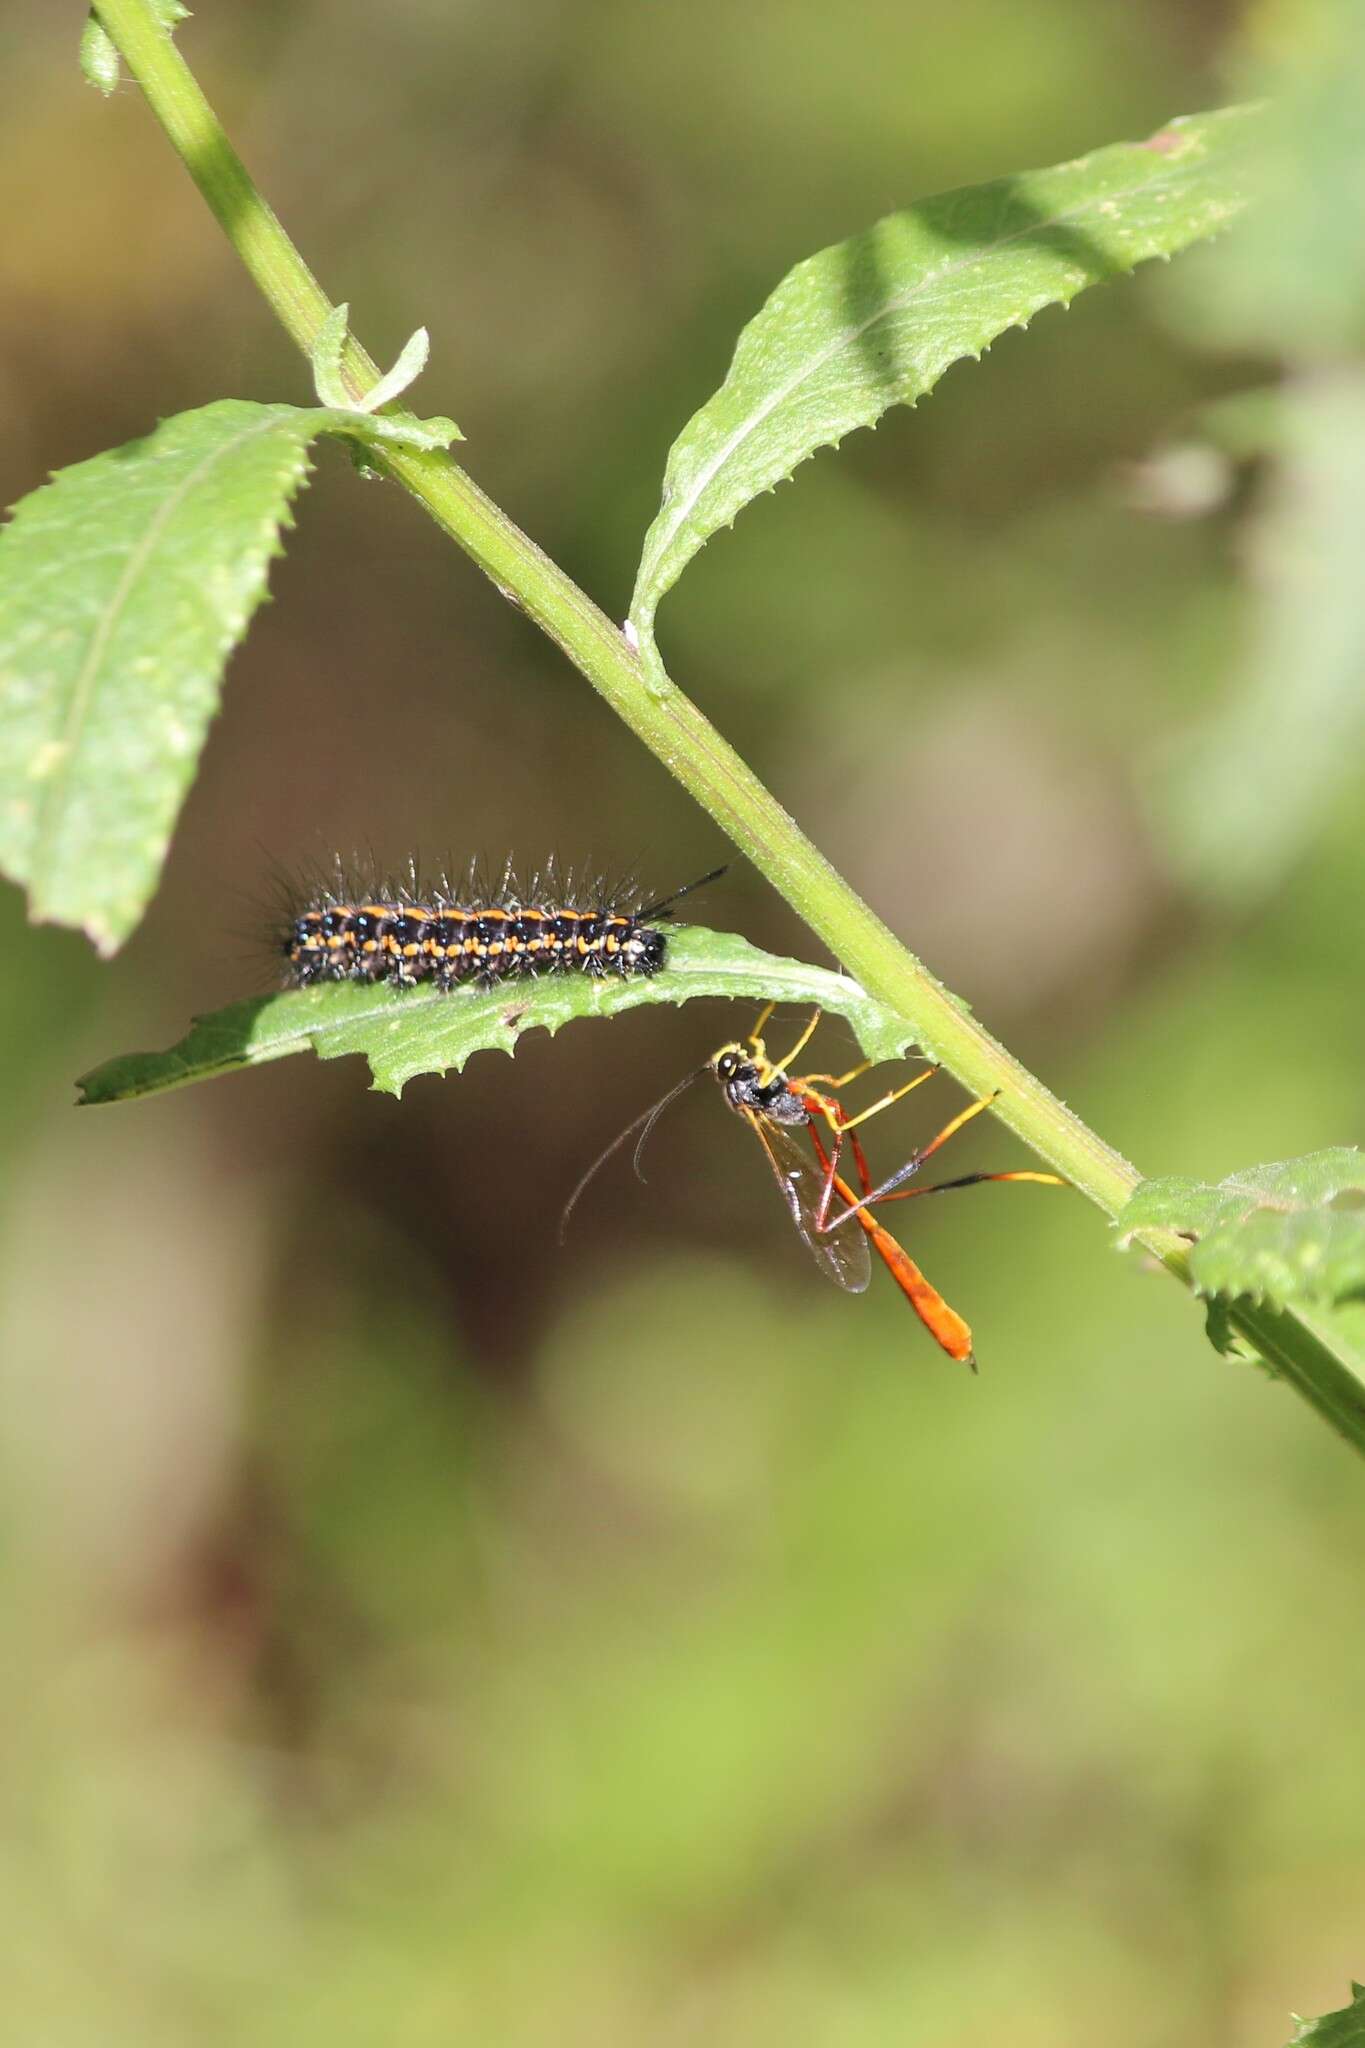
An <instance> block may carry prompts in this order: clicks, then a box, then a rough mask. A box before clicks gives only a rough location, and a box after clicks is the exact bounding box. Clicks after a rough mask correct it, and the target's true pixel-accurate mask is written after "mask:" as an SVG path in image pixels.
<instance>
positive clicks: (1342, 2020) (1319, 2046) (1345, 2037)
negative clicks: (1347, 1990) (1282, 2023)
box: [1288, 1984, 1365, 2048]
mask: <svg viewBox="0 0 1365 2048" xmlns="http://www.w3.org/2000/svg"><path fill="white" fill-rule="evenodd" d="M1351 1992H1352V1997H1351V2003H1350V2004H1349V2005H1344V2006H1342V2007H1341V2009H1340V2011H1338V2012H1327V2013H1324V2014H1323V2015H1322V2018H1321V2019H1316V2020H1299V2023H1298V2025H1297V2026H1296V2027H1295V2029H1294V2035H1293V2039H1292V2040H1291V2041H1290V2042H1289V2044H1288V2048H1365V1986H1362V1985H1360V1984H1352V1986H1351Z"/></svg>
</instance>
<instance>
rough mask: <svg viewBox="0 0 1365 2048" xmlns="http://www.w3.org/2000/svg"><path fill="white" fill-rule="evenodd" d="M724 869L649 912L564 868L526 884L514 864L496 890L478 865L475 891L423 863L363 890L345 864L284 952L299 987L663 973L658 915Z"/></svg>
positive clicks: (294, 918) (305, 912)
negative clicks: (578, 884) (423, 874)
mask: <svg viewBox="0 0 1365 2048" xmlns="http://www.w3.org/2000/svg"><path fill="white" fill-rule="evenodd" d="M724 872H725V869H724V868H723V867H719V868H715V869H713V870H712V872H711V873H710V874H709V875H703V876H702V877H701V879H700V880H699V881H696V882H689V883H688V884H687V885H686V887H685V888H682V889H675V890H674V891H673V893H672V894H671V895H669V896H661V897H659V898H658V900H657V901H655V902H653V903H647V904H645V905H644V906H643V907H642V908H638V909H637V908H632V907H630V904H629V892H627V891H622V890H615V891H613V890H608V889H607V888H606V887H605V885H603V884H601V883H599V884H597V886H596V887H595V888H593V889H591V890H586V891H585V890H575V888H574V886H573V880H572V877H571V876H569V877H566V878H565V881H564V884H563V886H562V887H560V888H557V887H556V881H557V877H556V875H555V871H554V869H553V867H550V868H547V870H546V871H545V873H544V874H543V875H539V876H536V877H534V878H533V879H532V880H531V881H530V882H529V883H528V885H527V886H526V888H525V889H523V888H522V887H521V885H520V884H519V883H518V882H517V879H516V877H515V875H514V874H513V872H512V869H511V866H510V864H509V866H508V867H506V868H505V869H504V870H503V874H502V879H501V881H500V883H499V884H498V886H497V887H496V888H495V889H492V890H487V889H482V890H481V889H479V888H478V887H477V886H476V871H475V870H474V869H472V868H471V870H470V873H469V876H468V877H467V879H466V882H465V886H464V887H463V889H458V890H457V889H454V888H452V887H451V886H450V884H449V883H447V882H445V881H444V880H443V881H442V882H441V883H440V884H439V885H438V886H437V887H435V888H433V889H430V890H424V889H423V888H422V887H421V885H420V883H419V881H418V878H417V874H416V870H415V868H414V869H411V870H410V871H409V878H408V880H407V881H406V882H405V883H404V884H402V885H401V886H393V885H388V886H383V887H373V888H366V889H358V888H356V887H355V886H354V884H353V882H352V881H351V879H350V878H348V877H347V875H346V874H345V872H344V870H342V869H340V868H338V870H337V873H336V875H335V876H334V877H332V878H329V882H328V885H327V886H325V887H319V888H316V889H314V890H312V891H311V892H310V894H309V897H308V900H307V901H306V902H305V903H304V904H303V906H302V907H301V908H294V909H293V910H292V911H291V913H290V914H289V916H288V920H287V925H286V929H285V930H284V932H283V933H282V935H281V939H280V950H281V951H282V952H283V954H284V956H285V959H286V960H287V962H288V970H287V979H288V980H289V981H290V982H291V983H293V985H294V986H296V987H299V988H308V987H311V986H312V985H313V984H314V983H315V982H320V981H361V982H380V981H385V982H392V983H393V984H394V986H395V987H398V988H415V987H417V986H418V984H419V983H424V982H427V983H431V984H433V985H434V986H435V987H437V988H441V989H453V988H457V987H462V986H472V987H476V988H491V987H493V986H494V985H495V984H496V983H498V982H501V981H508V980H511V979H513V978H514V977H518V976H521V975H534V974H558V973H571V974H597V975H604V974H619V975H630V974H657V973H658V972H659V969H660V968H661V967H662V966H663V965H664V961H665V957H666V955H667V950H668V934H667V932H662V931H659V930H658V929H657V928H655V927H654V926H652V925H651V924H650V922H649V920H650V919H651V918H664V917H668V916H670V915H671V913H672V910H673V906H674V904H675V903H677V902H678V901H679V899H680V898H681V897H683V896H687V895H690V894H691V892H692V891H693V890H694V889H700V888H702V887H704V885H705V884H706V883H708V882H714V881H715V880H717V878H718V877H719V876H721V875H723V874H724Z"/></svg>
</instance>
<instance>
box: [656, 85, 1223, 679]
mask: <svg viewBox="0 0 1365 2048" xmlns="http://www.w3.org/2000/svg"><path fill="white" fill-rule="evenodd" d="M1258 129H1259V119H1258V116H1257V115H1256V114H1255V112H1254V111H1253V110H1250V109H1244V108H1229V109H1226V110H1224V111H1223V112H1220V113H1213V114H1200V115H1192V116H1189V117H1187V118H1185V119H1183V120H1177V121H1173V122H1172V123H1171V124H1170V126H1169V127H1167V128H1164V129H1162V130H1161V132H1160V133H1159V134H1157V135H1154V136H1153V137H1152V138H1151V139H1150V140H1149V141H1147V142H1143V143H1118V144H1116V145H1114V146H1113V147H1112V148H1109V149H1101V150H1096V151H1095V152H1094V154H1093V155H1091V156H1087V157H1082V158H1080V159H1079V160H1078V161H1077V162H1075V163H1070V164H1062V165H1059V166H1058V167H1057V168H1056V169H1053V170H1047V171H1031V172H1023V173H1020V174H1019V175H1018V176H1017V177H1011V178H1001V179H997V180H996V181H995V182H993V183H991V184H988V185H974V186H969V187H967V188H966V189H964V190H962V191H959V192H948V193H944V194H942V195H940V196H939V197H938V198H934V199H926V200H923V201H921V202H920V203H919V204H918V205H915V206H912V207H909V208H907V210H906V211H905V212H903V213H895V214H890V215H888V216H887V218H886V219H884V220H881V221H878V222H877V223H876V225H875V226H874V227H871V228H869V229H867V230H866V231H865V232H864V233H862V234H859V235H855V236H853V237H851V239H850V240H848V241H846V242H839V243H836V244H835V245H834V246H833V247H832V248H828V249H822V250H821V251H820V252H819V253H818V254H817V255H815V256H811V257H808V258H807V259H806V260H805V261H804V262H803V263H798V264H797V265H796V267H795V269H794V270H791V271H789V272H788V274H787V276H786V277H785V278H784V279H783V281H782V283H781V284H780V285H778V287H777V289H776V291H775V292H774V293H773V294H772V296H771V298H770V299H769V300H768V302H767V304H766V305H765V306H764V307H763V308H762V310H761V311H760V312H759V313H758V314H757V315H756V316H755V318H754V319H753V320H751V321H750V323H749V325H748V326H747V327H746V328H745V329H744V332H743V333H742V334H741V336H740V338H739V345H738V347H737V348H736V350H735V357H734V361H733V363H732V364H731V366H730V370H729V372H728V374H727V376H726V379H725V382H724V383H723V384H722V385H721V387H720V389H719V391H717V392H716V394H715V396H714V397H713V398H711V399H709V400H708V401H707V403H706V404H705V405H704V406H703V407H702V408H701V410H700V412H697V413H695V414H694V415H693V417H692V418H691V420H689V422H688V424H687V425H686V427H684V429H683V431H682V433H681V434H680V435H679V437H678V439H677V440H676V441H675V442H674V444H673V447H672V450H671V452H670V454H669V458H668V465H667V469H666V471H665V475H664V492H663V504H662V507H661V509H660V512H659V514H658V517H657V518H656V519H655V521H654V524H653V526H652V527H651V528H650V530H649V533H648V535H647V536H646V539H645V547H644V554H643V557H642V559H641V563H640V572H639V577H638V579H637V582H636V586H635V595H634V598H633V600H632V604H631V613H630V616H631V621H632V624H633V625H634V627H635V629H636V631H637V633H638V634H639V635H640V638H641V641H642V642H643V643H644V644H645V645H649V644H650V643H651V642H652V637H653V621H654V613H655V609H656V607H657V605H658V602H659V600H660V598H661V597H662V596H663V595H664V593H665V591H667V590H668V589H669V588H670V587H671V586H672V585H673V584H674V583H675V582H676V581H677V579H678V577H679V575H680V574H681V573H682V571H683V569H684V568H685V567H686V566H687V564H688V562H689V561H690V560H691V559H692V557H693V556H694V555H695V554H696V553H697V552H698V550H699V549H700V548H701V547H703V546H704V545H705V543H706V542H707V541H708V540H709V539H710V537H711V535H712V534H713V533H715V532H716V531H717V530H718V529H719V528H720V527H722V526H728V525H729V524H730V523H731V522H732V521H733V520H734V518H735V517H736V515H737V514H738V513H739V512H740V511H742V510H743V508H744V506H745V505H747V504H748V503H749V502H750V500H751V499H753V498H756V497H757V496H758V495H759V493H760V492H763V491H769V490H771V489H773V487H774V486H775V485H776V484H779V483H781V482H782V481H783V479H784V478H786V477H789V476H790V475H791V473H792V471H793V470H794V469H795V468H796V466H797V464H798V463H800V462H803V461H804V460H805V459H806V457H807V456H809V455H813V454H814V453H815V451H816V450H817V449H819V448H823V447H827V446H830V445H832V444H834V443H837V442H838V441H840V440H841V439H842V438H843V436H844V435H845V434H847V433H848V432H850V430H851V429H852V428H854V427H866V426H872V425H874V424H875V422H876V421H877V420H879V419H880V418H881V416H882V414H883V413H884V412H885V411H886V410H887V409H888V407H890V406H892V405H913V404H915V403H916V401H917V400H918V399H920V398H922V397H923V396H924V395H925V394H926V393H927V392H929V391H931V390H932V389H933V387H934V385H935V384H936V383H937V382H938V379H939V378H940V377H941V376H942V375H943V373H944V371H945V370H947V369H948V368H949V367H950V366H951V365H952V364H953V363H956V362H959V361H961V360H962V359H963V358H964V357H968V356H970V357H979V356H980V354H981V352H982V351H983V350H984V349H986V348H988V347H989V346H990V344H991V342H993V341H994V340H996V338H997V337H998V336H999V335H1001V334H1003V333H1005V331H1006V330H1007V329H1008V328H1011V327H1024V326H1027V324H1028V322H1029V321H1030V320H1031V319H1032V318H1033V316H1034V314H1035V313H1037V312H1039V311H1040V310H1041V309H1042V308H1043V307H1044V306H1052V305H1062V306H1065V305H1069V304H1070V302H1071V300H1072V299H1073V298H1074V297H1075V296H1076V293H1077V292H1079V291H1081V290H1083V289H1084V287H1085V286H1086V285H1089V284H1095V283H1098V282H1099V281H1100V280H1101V279H1102V278H1107V277H1115V276H1118V275H1121V274H1122V273H1123V272H1125V271H1129V270H1131V269H1132V268H1133V267H1134V265H1135V264H1138V263H1141V262H1144V261H1146V260H1147V259H1149V258H1151V257H1154V256H1170V255H1171V254H1172V253H1173V252H1174V251H1176V250H1178V249H1183V248H1185V247H1186V246H1187V245H1188V244H1189V243H1191V242H1195V241H1198V240H1200V239H1201V238H1202V237H1204V236H1207V235H1211V234H1214V233H1216V232H1217V230H1218V229H1219V228H1221V227H1223V226H1225V225H1226V223H1227V222H1228V221H1229V220H1231V219H1232V217H1233V216H1234V215H1235V214H1236V213H1237V212H1238V211H1239V209H1240V208H1241V206H1242V205H1243V203H1244V200H1245V193H1246V180H1245V174H1244V158H1245V157H1246V155H1247V152H1248V148H1249V145H1250V143H1251V140H1252V138H1253V137H1254V136H1255V135H1256V134H1257V133H1258Z"/></svg>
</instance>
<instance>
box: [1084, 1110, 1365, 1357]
mask: <svg viewBox="0 0 1365 2048" xmlns="http://www.w3.org/2000/svg"><path fill="white" fill-rule="evenodd" d="M1342 1198H1344V1203H1343V1202H1342ZM1362 1198H1365V1155H1362V1154H1361V1153H1360V1152H1358V1151H1356V1150H1355V1149H1354V1148H1353V1147H1351V1146H1346V1145H1339V1146H1333V1147H1331V1148H1330V1149H1328V1150H1326V1151H1322V1152H1310V1153H1309V1154H1308V1155H1307V1157H1306V1158H1303V1159H1288V1160H1283V1161H1280V1162H1278V1163H1276V1164H1275V1165H1271V1166H1254V1167H1251V1168H1249V1169H1248V1170H1247V1171H1246V1172H1245V1173H1239V1174H1231V1175H1229V1177H1228V1178H1227V1179H1226V1180H1224V1181H1221V1182H1220V1183H1219V1184H1218V1186H1217V1187H1211V1186H1209V1185H1207V1184H1206V1183H1205V1182H1202V1181H1195V1180H1186V1179H1183V1178H1181V1177H1180V1176H1178V1175H1172V1176H1170V1177H1169V1178H1166V1179H1162V1180H1149V1181H1144V1182H1143V1184H1142V1186H1141V1187H1140V1188H1138V1189H1137V1190H1136V1191H1135V1193H1134V1194H1133V1196H1132V1198H1131V1199H1130V1201H1129V1203H1128V1205H1127V1207H1126V1208H1125V1209H1124V1211H1123V1213H1122V1215H1121V1216H1120V1217H1119V1219H1118V1230H1119V1233H1120V1238H1121V1241H1122V1242H1124V1243H1127V1241H1128V1240H1129V1239H1130V1238H1131V1237H1132V1235H1133V1233H1134V1232H1135V1231H1138V1230H1152V1229H1158V1230H1174V1231H1177V1232H1179V1233H1180V1234H1181V1235H1182V1236H1187V1237H1192V1238H1194V1239H1195V1240H1196V1242H1195V1245H1194V1248H1193V1250H1192V1251H1191V1253H1190V1271H1191V1274H1192V1276H1193V1278H1194V1283H1195V1285H1196V1287H1197V1288H1198V1289H1199V1291H1200V1293H1201V1294H1212V1295H1222V1296H1238V1295H1243V1296H1250V1297H1251V1298H1252V1299H1255V1300H1258V1301H1261V1300H1268V1301H1273V1302H1278V1303H1280V1304H1290V1303H1294V1302H1306V1303H1331V1302H1337V1301H1343V1300H1346V1299H1347V1298H1349V1297H1351V1296H1353V1295H1357V1294H1359V1293H1361V1292H1362V1291H1363V1290H1365V1199H1362ZM1348 1205H1349V1206H1348ZM1222 1327H1223V1326H1222V1325H1219V1329H1221V1328H1222ZM1210 1335H1211V1336H1212V1337H1213V1340H1214V1342H1215V1343H1218V1344H1219V1348H1220V1349H1221V1348H1223V1346H1222V1344H1221V1343H1219V1338H1218V1334H1217V1332H1216V1331H1215V1330H1212V1329H1211V1331H1210Z"/></svg>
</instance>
